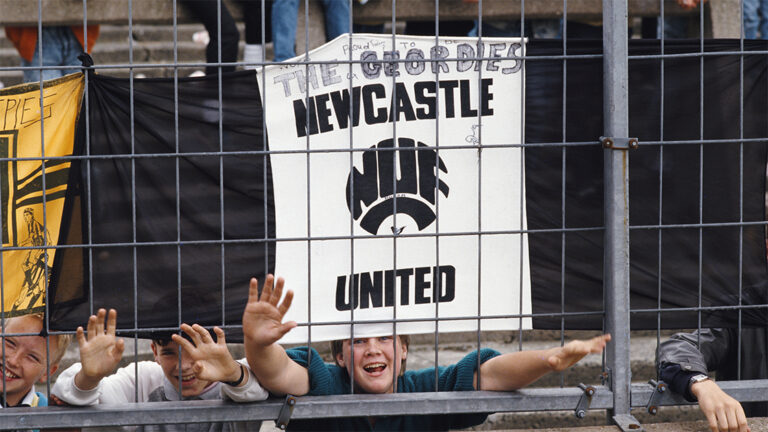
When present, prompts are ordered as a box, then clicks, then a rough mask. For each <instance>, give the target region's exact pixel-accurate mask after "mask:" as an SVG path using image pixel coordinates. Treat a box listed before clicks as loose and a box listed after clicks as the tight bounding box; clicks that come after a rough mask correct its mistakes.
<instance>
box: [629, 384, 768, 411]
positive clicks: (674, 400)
mask: <svg viewBox="0 0 768 432" xmlns="http://www.w3.org/2000/svg"><path fill="white" fill-rule="evenodd" d="M717 385H718V386H720V388H721V389H723V391H724V392H726V393H728V394H729V395H731V396H732V397H733V398H734V399H736V400H738V401H741V402H758V401H768V379H763V380H742V381H718V382H717ZM654 391H655V389H654V388H653V387H652V386H650V385H648V384H632V406H633V407H645V406H646V404H647V403H648V400H649V399H650V397H651V393H652V392H654ZM696 403H697V402H688V401H687V400H685V398H683V396H682V395H680V394H677V393H674V392H672V391H671V390H667V391H665V392H664V393H662V394H661V395H660V396H659V398H658V403H657V404H656V405H662V406H669V405H695V404H696Z"/></svg>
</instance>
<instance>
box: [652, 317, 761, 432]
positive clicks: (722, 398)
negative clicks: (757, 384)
mask: <svg viewBox="0 0 768 432" xmlns="http://www.w3.org/2000/svg"><path fill="white" fill-rule="evenodd" d="M741 332H742V334H741V339H742V340H741V344H739V343H738V342H737V339H738V338H739V337H738V336H737V332H736V330H735V329H728V328H705V329H700V330H697V331H694V332H692V333H677V334H675V335H673V336H672V337H670V338H669V339H667V340H665V341H664V342H662V343H661V345H659V355H658V363H659V375H660V378H661V379H662V380H664V381H665V382H667V384H669V388H670V389H671V390H672V391H674V392H676V393H679V394H682V395H683V396H684V397H685V399H686V400H688V401H690V402H694V401H698V402H699V408H701V412H702V413H703V414H704V416H706V418H707V422H708V423H709V428H710V429H711V430H712V432H725V431H739V432H749V430H750V429H749V425H748V424H747V415H751V416H755V415H758V416H762V415H764V414H763V413H764V411H761V410H760V407H755V406H752V407H751V408H752V409H753V411H752V412H745V409H744V407H742V405H741V403H739V401H737V400H736V399H734V398H733V397H731V396H729V395H728V394H726V393H725V392H724V391H723V390H722V389H721V388H720V387H719V386H718V385H717V383H716V382H714V381H712V380H711V379H710V378H709V377H708V376H707V375H706V374H707V372H708V371H713V370H714V371H717V378H718V379H721V380H729V379H735V378H738V376H737V373H736V371H737V370H738V369H741V379H761V378H765V376H764V373H765V372H763V371H764V369H763V368H761V367H760V365H759V362H755V361H754V360H753V359H754V358H758V357H759V356H760V355H761V354H760V348H759V347H760V346H761V345H762V346H764V341H765V329H762V328H751V329H742V330H741ZM739 349H741V350H742V353H741V356H739ZM739 357H741V358H742V359H743V360H742V364H741V368H739V367H738V365H739Z"/></svg>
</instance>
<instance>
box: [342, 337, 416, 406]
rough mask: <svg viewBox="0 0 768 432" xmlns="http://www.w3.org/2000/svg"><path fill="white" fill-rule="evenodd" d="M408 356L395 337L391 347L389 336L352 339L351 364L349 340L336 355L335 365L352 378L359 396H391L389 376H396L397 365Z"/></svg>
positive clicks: (398, 369)
mask: <svg viewBox="0 0 768 432" xmlns="http://www.w3.org/2000/svg"><path fill="white" fill-rule="evenodd" d="M407 355H408V347H406V346H405V345H404V344H403V343H402V342H401V341H400V337H399V336H398V338H397V348H395V343H394V338H393V337H392V336H381V337H373V338H358V339H355V340H354V365H353V361H352V350H350V343H349V340H345V341H344V343H343V348H342V352H341V353H339V354H337V355H336V362H337V363H338V365H339V366H341V367H343V368H346V369H347V372H349V375H350V376H353V377H354V380H355V389H356V391H357V392H359V393H379V394H380V393H392V392H393V391H394V386H393V377H396V376H399V375H400V365H401V363H402V361H403V359H405V358H406V356H407Z"/></svg>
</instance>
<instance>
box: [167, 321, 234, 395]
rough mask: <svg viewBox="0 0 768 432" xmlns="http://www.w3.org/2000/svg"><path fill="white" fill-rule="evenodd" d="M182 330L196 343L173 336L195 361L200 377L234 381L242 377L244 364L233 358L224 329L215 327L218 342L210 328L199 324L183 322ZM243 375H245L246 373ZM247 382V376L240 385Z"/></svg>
mask: <svg viewBox="0 0 768 432" xmlns="http://www.w3.org/2000/svg"><path fill="white" fill-rule="evenodd" d="M181 330H182V331H183V332H184V333H186V334H187V335H189V337H190V338H191V339H192V341H194V344H192V342H190V341H188V340H186V339H184V338H183V337H181V336H180V335H177V334H175V335H173V336H171V338H172V339H173V341H174V342H176V343H177V344H179V346H181V347H182V349H183V350H184V354H185V355H189V356H190V357H191V358H192V359H193V360H194V361H195V363H194V364H193V366H192V368H193V370H194V372H195V376H196V377H197V378H198V379H201V380H204V381H224V382H233V381H237V380H238V379H240V376H241V374H245V372H241V368H242V367H243V366H242V365H240V363H238V362H236V361H235V359H233V358H232V354H230V352H229V348H227V341H226V339H225V337H224V330H222V329H220V328H218V327H214V328H213V331H214V333H216V342H214V341H213V338H212V337H211V334H210V333H208V330H206V329H205V328H203V327H202V326H201V325H199V324H193V325H191V326H190V325H188V324H182V325H181ZM243 376H244V377H245V375H243ZM246 382H247V377H245V378H244V379H243V381H242V382H241V383H240V385H242V384H245V383H246Z"/></svg>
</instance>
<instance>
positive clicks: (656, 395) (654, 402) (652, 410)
mask: <svg viewBox="0 0 768 432" xmlns="http://www.w3.org/2000/svg"><path fill="white" fill-rule="evenodd" d="M648 384H650V385H651V386H652V387H653V388H654V390H655V391H654V392H653V393H651V397H650V399H648V405H646V406H645V407H646V409H647V410H648V414H651V415H656V413H657V412H658V411H659V399H661V395H662V393H664V392H665V391H667V383H665V382H664V381H656V380H650V381H648Z"/></svg>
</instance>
